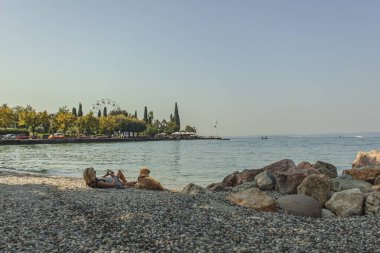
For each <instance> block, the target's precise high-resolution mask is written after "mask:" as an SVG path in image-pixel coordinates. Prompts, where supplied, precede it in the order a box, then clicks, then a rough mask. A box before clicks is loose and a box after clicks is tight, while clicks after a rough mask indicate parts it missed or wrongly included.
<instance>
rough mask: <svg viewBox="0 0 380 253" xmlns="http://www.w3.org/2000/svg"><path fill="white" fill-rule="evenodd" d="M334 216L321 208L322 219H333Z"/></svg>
mask: <svg viewBox="0 0 380 253" xmlns="http://www.w3.org/2000/svg"><path fill="white" fill-rule="evenodd" d="M335 216H336V215H335V214H334V213H333V212H331V211H330V210H329V209H326V208H323V209H322V218H331V217H335Z"/></svg>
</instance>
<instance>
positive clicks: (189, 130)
mask: <svg viewBox="0 0 380 253" xmlns="http://www.w3.org/2000/svg"><path fill="white" fill-rule="evenodd" d="M185 131H186V132H190V133H196V132H197V129H196V128H195V127H192V126H190V125H187V126H186V127H185Z"/></svg>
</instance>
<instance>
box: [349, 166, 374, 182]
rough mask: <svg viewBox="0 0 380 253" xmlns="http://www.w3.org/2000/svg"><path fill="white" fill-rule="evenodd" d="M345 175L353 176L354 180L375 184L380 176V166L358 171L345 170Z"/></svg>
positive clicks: (366, 167)
mask: <svg viewBox="0 0 380 253" xmlns="http://www.w3.org/2000/svg"><path fill="white" fill-rule="evenodd" d="M343 174H348V175H351V176H352V177H353V178H354V179H357V180H362V181H366V182H368V183H371V184H374V182H375V180H376V179H377V177H379V176H380V165H371V166H365V167H361V168H358V169H350V170H344V171H343Z"/></svg>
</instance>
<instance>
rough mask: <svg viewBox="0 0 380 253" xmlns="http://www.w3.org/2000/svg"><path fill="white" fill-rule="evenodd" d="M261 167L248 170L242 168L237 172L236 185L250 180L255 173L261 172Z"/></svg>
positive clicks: (253, 177)
mask: <svg viewBox="0 0 380 253" xmlns="http://www.w3.org/2000/svg"><path fill="white" fill-rule="evenodd" d="M263 171H264V170H263V169H250V170H243V171H242V172H240V173H239V175H238V177H237V181H236V185H239V184H243V183H245V182H252V181H253V180H254V179H255V177H256V175H258V174H260V173H261V172H263Z"/></svg>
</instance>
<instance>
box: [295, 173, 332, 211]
mask: <svg viewBox="0 0 380 253" xmlns="http://www.w3.org/2000/svg"><path fill="white" fill-rule="evenodd" d="M331 190H332V183H331V181H330V179H329V178H328V177H327V176H326V175H324V174H320V175H310V176H308V177H306V178H305V179H304V180H303V181H302V183H301V184H300V185H299V186H298V188H297V192H298V194H303V195H306V196H310V197H312V198H314V199H316V200H317V201H318V202H319V203H320V204H321V206H322V207H323V206H324V204H325V202H326V201H327V200H328V199H329V198H330V196H331Z"/></svg>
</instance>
